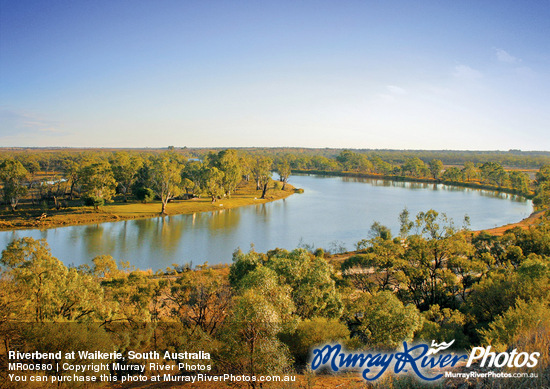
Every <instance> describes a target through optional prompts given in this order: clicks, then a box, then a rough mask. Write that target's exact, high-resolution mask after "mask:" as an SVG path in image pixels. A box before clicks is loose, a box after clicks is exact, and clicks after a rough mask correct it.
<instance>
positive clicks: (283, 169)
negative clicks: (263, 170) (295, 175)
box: [277, 158, 291, 190]
mask: <svg viewBox="0 0 550 389" xmlns="http://www.w3.org/2000/svg"><path fill="white" fill-rule="evenodd" d="M277 172H278V173H279V180H280V181H281V182H282V183H283V187H282V188H281V189H282V190H285V186H286V183H287V181H288V177H290V173H291V169H290V163H289V161H288V158H284V159H283V160H282V161H281V162H279V163H278V164H277Z"/></svg>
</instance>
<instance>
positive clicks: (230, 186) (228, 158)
mask: <svg viewBox="0 0 550 389" xmlns="http://www.w3.org/2000/svg"><path fill="white" fill-rule="evenodd" d="M216 167H217V168H218V169H219V170H220V171H221V172H222V173H223V177H222V179H221V186H222V187H223V191H224V194H225V195H226V196H231V193H233V192H234V191H235V189H236V188H237V185H238V184H239V183H240V182H241V179H242V169H241V165H240V160H239V156H238V154H237V152H236V151H235V150H222V151H220V152H219V153H218V157H217V164H216Z"/></svg>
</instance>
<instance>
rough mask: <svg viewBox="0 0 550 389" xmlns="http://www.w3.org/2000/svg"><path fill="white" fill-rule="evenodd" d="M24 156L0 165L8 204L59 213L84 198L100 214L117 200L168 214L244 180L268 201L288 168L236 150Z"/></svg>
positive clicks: (219, 194)
mask: <svg viewBox="0 0 550 389" xmlns="http://www.w3.org/2000/svg"><path fill="white" fill-rule="evenodd" d="M42 157H44V158H41V157H40V155H36V154H32V153H31V154H21V155H15V157H9V158H6V159H4V160H2V161H1V162H0V183H1V184H2V192H3V200H4V203H5V204H6V205H9V206H10V207H11V209H12V210H15V209H17V207H18V205H19V204H20V201H21V200H22V199H27V200H28V201H29V202H31V203H32V204H34V205H36V204H40V203H46V204H48V203H53V206H54V207H55V208H57V209H59V208H61V207H62V206H64V205H66V204H67V202H68V201H73V200H75V199H79V200H80V202H81V203H82V204H83V205H88V206H94V207H95V208H96V209H97V208H98V207H99V206H101V205H103V204H105V203H108V202H112V201H113V199H114V198H115V196H119V198H120V199H121V201H123V202H127V201H128V199H129V198H131V199H135V200H137V201H142V202H150V201H152V200H154V199H158V200H160V203H161V213H162V214H164V213H165V211H166V206H167V204H168V202H169V201H171V200H172V199H175V198H182V199H189V198H193V197H200V196H209V197H210V198H211V199H212V202H215V201H217V200H218V199H220V198H221V197H230V196H231V195H232V194H233V193H234V192H235V191H236V190H237V187H238V185H239V184H240V183H241V181H243V180H245V181H249V180H252V179H253V180H255V182H256V189H257V190H261V191H262V193H261V198H265V196H266V192H267V190H268V187H269V183H270V182H271V177H272V170H274V169H276V170H278V171H279V174H280V178H281V181H282V189H284V187H285V185H286V182H287V180H288V176H289V175H290V169H289V166H288V164H286V165H285V164H284V163H283V164H274V163H273V160H272V159H270V158H268V157H265V156H251V155H248V154H244V153H240V152H237V151H235V150H221V151H219V152H209V153H207V154H205V155H203V156H201V158H192V157H189V156H185V155H183V154H181V153H177V152H176V151H175V150H173V149H170V150H168V151H165V152H162V153H140V152H127V151H118V152H75V153H59V154H55V153H54V154H46V155H42Z"/></svg>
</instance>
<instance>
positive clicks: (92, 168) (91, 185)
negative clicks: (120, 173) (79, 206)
mask: <svg viewBox="0 0 550 389" xmlns="http://www.w3.org/2000/svg"><path fill="white" fill-rule="evenodd" d="M80 176H81V182H82V196H83V197H84V199H85V201H86V202H87V203H88V204H90V205H93V206H94V208H95V209H97V208H98V206H100V205H103V204H104V203H105V202H109V201H111V200H112V198H113V196H114V195H115V188H116V181H115V178H114V175H113V171H112V169H111V164H110V163H109V162H108V161H106V160H102V159H96V160H92V161H91V162H89V163H88V164H86V165H84V166H83V167H82V169H81V171H80Z"/></svg>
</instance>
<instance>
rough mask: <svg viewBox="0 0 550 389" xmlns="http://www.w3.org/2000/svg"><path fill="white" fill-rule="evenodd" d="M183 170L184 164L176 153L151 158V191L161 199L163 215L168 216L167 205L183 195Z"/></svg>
mask: <svg viewBox="0 0 550 389" xmlns="http://www.w3.org/2000/svg"><path fill="white" fill-rule="evenodd" d="M182 168H183V162H181V161H180V159H179V158H178V156H177V155H176V154H174V153H170V152H166V153H163V154H161V155H159V156H155V157H152V158H151V189H153V191H154V192H155V193H156V195H157V196H158V197H160V201H161V204H162V209H161V212H160V213H161V215H165V214H166V204H168V202H169V201H170V200H171V199H173V198H174V197H176V196H178V195H179V194H180V193H181V187H180V184H181V170H182Z"/></svg>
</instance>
